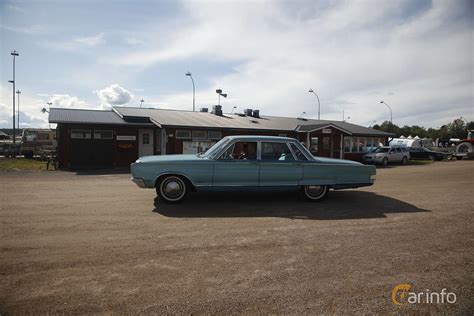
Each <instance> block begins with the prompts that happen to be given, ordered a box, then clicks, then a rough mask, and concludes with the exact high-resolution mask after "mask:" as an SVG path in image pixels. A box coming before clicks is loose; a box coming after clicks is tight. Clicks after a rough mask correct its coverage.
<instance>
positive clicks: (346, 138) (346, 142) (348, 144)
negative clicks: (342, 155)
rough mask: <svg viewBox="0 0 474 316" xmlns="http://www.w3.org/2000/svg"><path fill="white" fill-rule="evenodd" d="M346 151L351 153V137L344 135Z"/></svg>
mask: <svg viewBox="0 0 474 316" xmlns="http://www.w3.org/2000/svg"><path fill="white" fill-rule="evenodd" d="M344 152H346V153H350V152H351V138H350V137H344Z"/></svg>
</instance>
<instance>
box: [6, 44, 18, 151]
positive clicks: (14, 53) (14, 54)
mask: <svg viewBox="0 0 474 316" xmlns="http://www.w3.org/2000/svg"><path fill="white" fill-rule="evenodd" d="M10 55H12V56H13V80H9V81H8V82H10V83H12V84H13V147H15V143H16V140H15V136H16V135H15V134H16V132H15V58H16V56H19V55H20V54H19V53H18V52H17V51H16V50H14V51H12V52H11V53H10ZM13 156H15V151H13Z"/></svg>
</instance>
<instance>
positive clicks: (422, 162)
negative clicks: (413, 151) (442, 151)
mask: <svg viewBox="0 0 474 316" xmlns="http://www.w3.org/2000/svg"><path fill="white" fill-rule="evenodd" d="M432 163H433V161H431V160H418V159H417V160H408V164H409V165H413V166H419V165H429V164H432Z"/></svg>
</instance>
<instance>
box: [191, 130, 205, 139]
mask: <svg viewBox="0 0 474 316" xmlns="http://www.w3.org/2000/svg"><path fill="white" fill-rule="evenodd" d="M193 139H194V140H200V139H207V132H206V131H193Z"/></svg>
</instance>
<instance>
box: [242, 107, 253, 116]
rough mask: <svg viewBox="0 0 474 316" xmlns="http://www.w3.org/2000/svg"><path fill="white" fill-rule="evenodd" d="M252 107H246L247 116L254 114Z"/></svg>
mask: <svg viewBox="0 0 474 316" xmlns="http://www.w3.org/2000/svg"><path fill="white" fill-rule="evenodd" d="M252 112H253V111H252V109H245V110H244V114H245V115H247V116H252Z"/></svg>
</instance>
